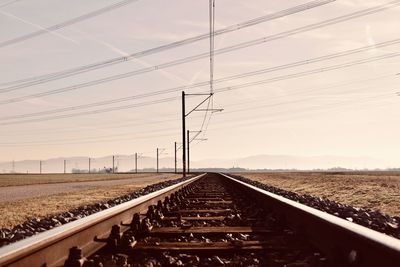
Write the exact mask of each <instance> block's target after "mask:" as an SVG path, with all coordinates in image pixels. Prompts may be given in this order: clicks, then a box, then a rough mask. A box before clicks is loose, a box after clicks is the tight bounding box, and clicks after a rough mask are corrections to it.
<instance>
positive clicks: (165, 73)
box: [74, 30, 187, 84]
mask: <svg viewBox="0 0 400 267" xmlns="http://www.w3.org/2000/svg"><path fill="white" fill-rule="evenodd" d="M74 31H75V32H78V33H80V34H83V35H85V36H86V37H88V38H90V39H91V40H92V41H94V42H96V43H98V44H100V45H102V46H105V47H107V48H108V49H110V50H111V51H113V52H115V53H117V54H119V55H121V56H123V57H127V56H129V55H130V54H129V53H128V52H125V51H123V50H121V49H119V48H118V47H116V46H115V45H112V44H110V43H108V42H105V41H102V40H99V39H97V38H96V37H94V36H93V35H91V34H89V33H86V32H83V31H80V30H74ZM135 61H136V62H137V63H139V64H140V65H142V66H143V67H150V66H152V65H151V64H149V63H147V62H146V61H144V60H139V59H138V58H134V59H133V60H129V62H135ZM158 71H159V72H160V73H161V74H162V75H163V76H164V77H166V78H167V79H169V80H172V81H175V82H179V83H184V84H186V83H187V81H185V80H184V79H182V78H181V77H178V76H176V75H174V74H172V73H170V72H168V71H165V70H162V69H160V70H158Z"/></svg>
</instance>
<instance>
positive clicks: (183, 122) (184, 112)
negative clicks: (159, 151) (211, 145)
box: [182, 91, 186, 177]
mask: <svg viewBox="0 0 400 267" xmlns="http://www.w3.org/2000/svg"><path fill="white" fill-rule="evenodd" d="M185 120H186V109H185V91H182V176H183V177H186V122H185Z"/></svg>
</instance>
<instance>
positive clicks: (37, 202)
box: [0, 174, 181, 228]
mask: <svg viewBox="0 0 400 267" xmlns="http://www.w3.org/2000/svg"><path fill="white" fill-rule="evenodd" d="M146 175H149V174H146ZM152 175H153V176H156V175H155V174H152ZM86 176H87V175H86ZM180 177H181V175H173V174H167V175H163V177H162V178H160V177H159V176H158V177H157V178H155V179H154V180H149V179H146V182H132V183H131V184H125V185H118V186H112V187H107V188H104V187H103V188H94V189H89V190H80V191H75V192H68V193H61V194H56V195H51V196H45V197H35V198H29V199H26V200H20V201H14V202H3V203H0V214H1V215H2V216H0V228H11V227H14V226H16V225H18V224H20V223H23V222H24V221H26V219H27V218H32V217H38V218H43V217H46V216H47V215H51V214H57V213H61V212H65V211H68V210H71V209H73V208H77V207H80V206H84V205H89V204H95V203H99V202H103V201H107V200H109V199H113V198H116V197H118V196H122V195H124V194H127V193H130V192H132V191H135V190H137V189H140V188H143V187H145V186H147V185H150V184H155V183H158V182H162V181H167V180H171V179H177V178H180ZM87 178H90V177H89V176H87V177H84V179H87ZM103 178H104V177H103ZM120 178H121V177H119V179H120ZM64 182H65V180H64Z"/></svg>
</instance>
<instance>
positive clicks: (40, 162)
mask: <svg viewBox="0 0 400 267" xmlns="http://www.w3.org/2000/svg"><path fill="white" fill-rule="evenodd" d="M39 173H40V174H42V161H39Z"/></svg>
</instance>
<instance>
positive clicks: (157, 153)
mask: <svg viewBox="0 0 400 267" xmlns="http://www.w3.org/2000/svg"><path fill="white" fill-rule="evenodd" d="M157 173H158V147H157Z"/></svg>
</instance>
